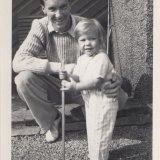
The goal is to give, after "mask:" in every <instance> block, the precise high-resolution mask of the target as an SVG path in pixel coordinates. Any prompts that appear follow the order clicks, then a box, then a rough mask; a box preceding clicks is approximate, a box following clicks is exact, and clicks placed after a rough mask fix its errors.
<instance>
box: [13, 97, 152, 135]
mask: <svg viewBox="0 0 160 160" xmlns="http://www.w3.org/2000/svg"><path fill="white" fill-rule="evenodd" d="M150 106H152V105H151V104H149V107H148V106H147V105H145V106H144V105H143V106H142V104H140V103H139V102H138V101H136V100H133V99H129V100H128V101H127V103H126V106H125V107H124V108H123V109H122V110H119V111H118V114H117V120H116V127H119V126H128V125H145V124H148V123H152V109H151V108H152V107H150ZM12 108H13V109H12V136H17V135H33V134H38V133H39V130H40V129H39V127H38V125H37V123H36V122H35V120H34V118H33V116H32V115H31V112H30V110H27V109H26V106H25V104H24V103H23V102H22V101H20V100H19V99H18V100H17V99H16V103H13V106H12ZM56 108H57V109H58V110H59V111H60V112H62V107H61V105H57V106H56ZM65 118H66V131H76V130H83V129H86V123H85V117H84V115H83V111H82V107H81V106H79V105H78V104H66V105H65Z"/></svg>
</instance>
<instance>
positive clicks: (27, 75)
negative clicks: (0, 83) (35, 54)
mask: <svg viewBox="0 0 160 160" xmlns="http://www.w3.org/2000/svg"><path fill="white" fill-rule="evenodd" d="M34 77H35V74H34V73H32V72H31V71H22V72H20V73H19V74H18V75H17V76H16V77H15V84H16V86H17V88H18V89H23V87H25V86H26V85H28V84H30V83H31V81H32V80H33V79H34Z"/></svg>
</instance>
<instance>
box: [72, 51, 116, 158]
mask: <svg viewBox="0 0 160 160" xmlns="http://www.w3.org/2000/svg"><path fill="white" fill-rule="evenodd" d="M112 70H113V65H112V64H111V62H110V60H109V58H108V57H107V55H106V54H105V53H103V52H100V53H98V54H96V55H94V56H91V57H90V56H88V55H87V54H84V55H82V56H80V57H79V59H78V61H77V65H76V67H75V69H74V72H73V74H74V75H77V76H79V79H80V82H82V81H88V80H90V79H93V78H102V79H104V81H106V80H109V79H110V78H111V72H112ZM82 96H83V98H84V101H85V109H86V124H87V137H88V149H89V157H90V159H91V160H107V159H108V155H109V142H110V141H111V138H112V133H113V129H114V125H115V120H116V115H117V110H118V100H117V99H114V98H108V97H107V96H106V95H105V94H103V93H102V92H101V90H100V89H94V90H84V91H82Z"/></svg>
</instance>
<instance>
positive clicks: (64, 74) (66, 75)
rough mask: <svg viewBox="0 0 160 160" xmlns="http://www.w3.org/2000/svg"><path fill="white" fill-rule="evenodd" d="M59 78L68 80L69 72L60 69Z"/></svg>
mask: <svg viewBox="0 0 160 160" xmlns="http://www.w3.org/2000/svg"><path fill="white" fill-rule="evenodd" d="M59 79H61V80H66V79H68V73H67V72H66V71H65V70H60V71H59Z"/></svg>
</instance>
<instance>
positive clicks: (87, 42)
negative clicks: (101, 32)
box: [78, 32, 99, 56]
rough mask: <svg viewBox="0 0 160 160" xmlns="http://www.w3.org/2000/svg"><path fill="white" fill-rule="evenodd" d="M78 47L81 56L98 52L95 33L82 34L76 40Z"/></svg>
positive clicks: (97, 40)
mask: <svg viewBox="0 0 160 160" xmlns="http://www.w3.org/2000/svg"><path fill="white" fill-rule="evenodd" d="M78 45H79V48H80V51H81V52H82V53H83V54H87V55H89V56H92V55H95V54H97V52H98V50H99V39H98V36H97V33H95V32H90V33H87V34H82V35H81V36H80V37H79V38H78Z"/></svg>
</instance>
